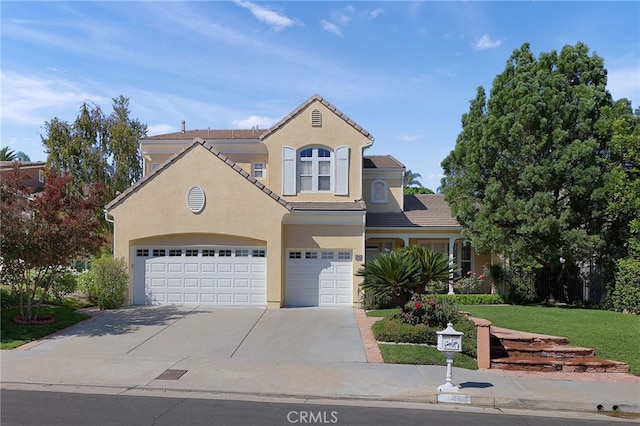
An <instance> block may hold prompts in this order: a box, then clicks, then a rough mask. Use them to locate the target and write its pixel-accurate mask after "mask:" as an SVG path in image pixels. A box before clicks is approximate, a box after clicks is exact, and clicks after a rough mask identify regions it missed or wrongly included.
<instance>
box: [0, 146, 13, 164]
mask: <svg viewBox="0 0 640 426" xmlns="http://www.w3.org/2000/svg"><path fill="white" fill-rule="evenodd" d="M15 159H16V153H15V152H13V150H11V149H9V147H8V146H5V147H4V148H2V149H0V161H13V160H15Z"/></svg>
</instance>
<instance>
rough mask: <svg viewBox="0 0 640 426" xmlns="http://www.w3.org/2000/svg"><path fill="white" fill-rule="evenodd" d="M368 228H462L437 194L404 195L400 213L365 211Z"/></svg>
mask: <svg viewBox="0 0 640 426" xmlns="http://www.w3.org/2000/svg"><path fill="white" fill-rule="evenodd" d="M367 227H368V228H429V227H436V228H440V227H447V228H450V227H455V228H462V226H460V224H459V223H458V221H457V220H456V218H455V217H452V216H451V208H450V207H449V204H447V202H446V201H445V200H444V197H443V196H442V195H439V194H419V195H405V196H404V211H403V212H401V213H367Z"/></svg>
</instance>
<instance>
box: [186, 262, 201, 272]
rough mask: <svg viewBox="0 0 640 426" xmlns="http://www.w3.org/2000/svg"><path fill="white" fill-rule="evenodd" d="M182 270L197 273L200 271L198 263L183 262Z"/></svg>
mask: <svg viewBox="0 0 640 426" xmlns="http://www.w3.org/2000/svg"><path fill="white" fill-rule="evenodd" d="M184 272H185V273H189V272H192V273H199V272H200V265H199V264H198V263H185V264H184Z"/></svg>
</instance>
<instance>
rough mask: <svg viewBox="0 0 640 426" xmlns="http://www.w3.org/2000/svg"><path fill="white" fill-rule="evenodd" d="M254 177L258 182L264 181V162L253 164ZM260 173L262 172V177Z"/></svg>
mask: <svg viewBox="0 0 640 426" xmlns="http://www.w3.org/2000/svg"><path fill="white" fill-rule="evenodd" d="M251 171H252V175H253V177H254V178H256V179H257V180H263V179H264V178H265V174H266V173H265V171H266V164H265V162H264V161H258V162H256V163H253V164H252V166H251ZM258 172H260V176H258Z"/></svg>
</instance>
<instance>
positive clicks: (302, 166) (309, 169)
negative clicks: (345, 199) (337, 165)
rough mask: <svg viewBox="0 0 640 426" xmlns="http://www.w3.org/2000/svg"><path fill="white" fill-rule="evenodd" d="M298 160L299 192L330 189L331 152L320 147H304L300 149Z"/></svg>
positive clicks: (331, 174)
mask: <svg viewBox="0 0 640 426" xmlns="http://www.w3.org/2000/svg"><path fill="white" fill-rule="evenodd" d="M298 161H299V167H298V170H299V174H298V177H299V182H300V186H299V188H300V191H301V192H302V191H307V192H319V191H331V190H332V188H333V152H331V151H330V150H328V149H326V148H322V147H314V148H306V149H303V150H301V151H300V153H299V156H298Z"/></svg>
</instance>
